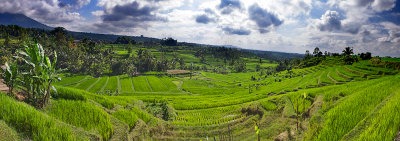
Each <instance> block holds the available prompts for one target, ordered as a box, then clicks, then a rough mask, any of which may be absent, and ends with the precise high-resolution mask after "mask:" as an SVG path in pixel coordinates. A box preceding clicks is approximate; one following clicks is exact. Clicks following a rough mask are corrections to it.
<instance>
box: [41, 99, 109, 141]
mask: <svg viewBox="0 0 400 141" xmlns="http://www.w3.org/2000/svg"><path fill="white" fill-rule="evenodd" d="M47 111H48V112H47V113H48V114H49V115H50V116H53V117H55V118H57V119H59V120H61V121H64V122H66V123H68V124H72V125H74V126H78V127H82V128H84V129H85V130H96V131H97V132H98V134H100V135H101V136H102V137H103V140H107V139H108V138H110V136H111V134H112V132H113V130H112V125H111V122H110V117H109V115H108V114H107V113H106V112H104V111H103V110H102V109H100V108H98V107H96V106H95V105H93V104H90V103H88V102H83V101H68V100H58V101H57V102H55V103H53V104H52V105H51V106H49V107H48V110H47Z"/></svg>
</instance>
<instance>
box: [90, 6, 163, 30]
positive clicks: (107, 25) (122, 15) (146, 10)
mask: <svg viewBox="0 0 400 141" xmlns="http://www.w3.org/2000/svg"><path fill="white" fill-rule="evenodd" d="M161 1H165V0H147V1H141V2H140V3H139V2H138V1H132V2H128V3H126V2H125V3H113V2H109V3H107V2H104V3H100V4H99V5H100V6H102V7H103V11H102V12H101V11H96V12H94V13H92V14H93V15H98V16H100V17H101V19H102V21H101V22H100V23H96V24H94V25H95V26H96V27H97V28H98V30H101V31H104V32H122V31H125V30H127V29H126V28H128V29H129V28H137V27H140V28H147V27H148V26H149V25H148V22H154V21H161V22H166V21H167V20H168V19H167V18H166V17H162V16H159V15H158V10H159V8H160V7H158V6H155V5H153V4H152V3H157V2H161ZM146 2H149V3H146Z"/></svg>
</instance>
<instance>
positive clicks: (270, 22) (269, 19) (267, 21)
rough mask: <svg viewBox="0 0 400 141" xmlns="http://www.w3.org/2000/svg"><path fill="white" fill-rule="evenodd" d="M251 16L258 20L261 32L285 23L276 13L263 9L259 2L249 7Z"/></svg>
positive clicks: (255, 20)
mask: <svg viewBox="0 0 400 141" xmlns="http://www.w3.org/2000/svg"><path fill="white" fill-rule="evenodd" d="M249 18H250V20H252V21H254V22H256V24H257V26H258V27H259V32H260V33H266V32H268V30H267V28H268V27H270V26H280V25H281V24H282V23H283V21H282V20H280V19H279V18H278V17H277V16H276V15H275V14H273V13H270V12H268V11H267V10H265V9H262V8H261V7H260V6H258V4H254V5H252V6H250V7H249Z"/></svg>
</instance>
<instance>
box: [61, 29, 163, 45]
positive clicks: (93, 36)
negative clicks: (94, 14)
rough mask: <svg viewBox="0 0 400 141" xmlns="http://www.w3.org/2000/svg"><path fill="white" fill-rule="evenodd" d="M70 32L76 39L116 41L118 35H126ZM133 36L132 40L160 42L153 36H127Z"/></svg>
mask: <svg viewBox="0 0 400 141" xmlns="http://www.w3.org/2000/svg"><path fill="white" fill-rule="evenodd" d="M68 34H70V35H72V37H74V38H75V39H82V38H88V39H92V40H108V41H115V40H117V38H118V37H121V36H124V35H114V34H99V33H87V32H75V31H68ZM126 37H129V38H131V39H132V40H135V41H138V42H150V41H154V42H159V41H160V39H157V38H152V37H144V36H126Z"/></svg>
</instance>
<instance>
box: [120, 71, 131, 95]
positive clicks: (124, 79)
mask: <svg viewBox="0 0 400 141" xmlns="http://www.w3.org/2000/svg"><path fill="white" fill-rule="evenodd" d="M120 80H121V92H127V93H132V92H134V90H133V86H132V81H131V78H130V77H128V76H127V75H123V76H121V77H120Z"/></svg>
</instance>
